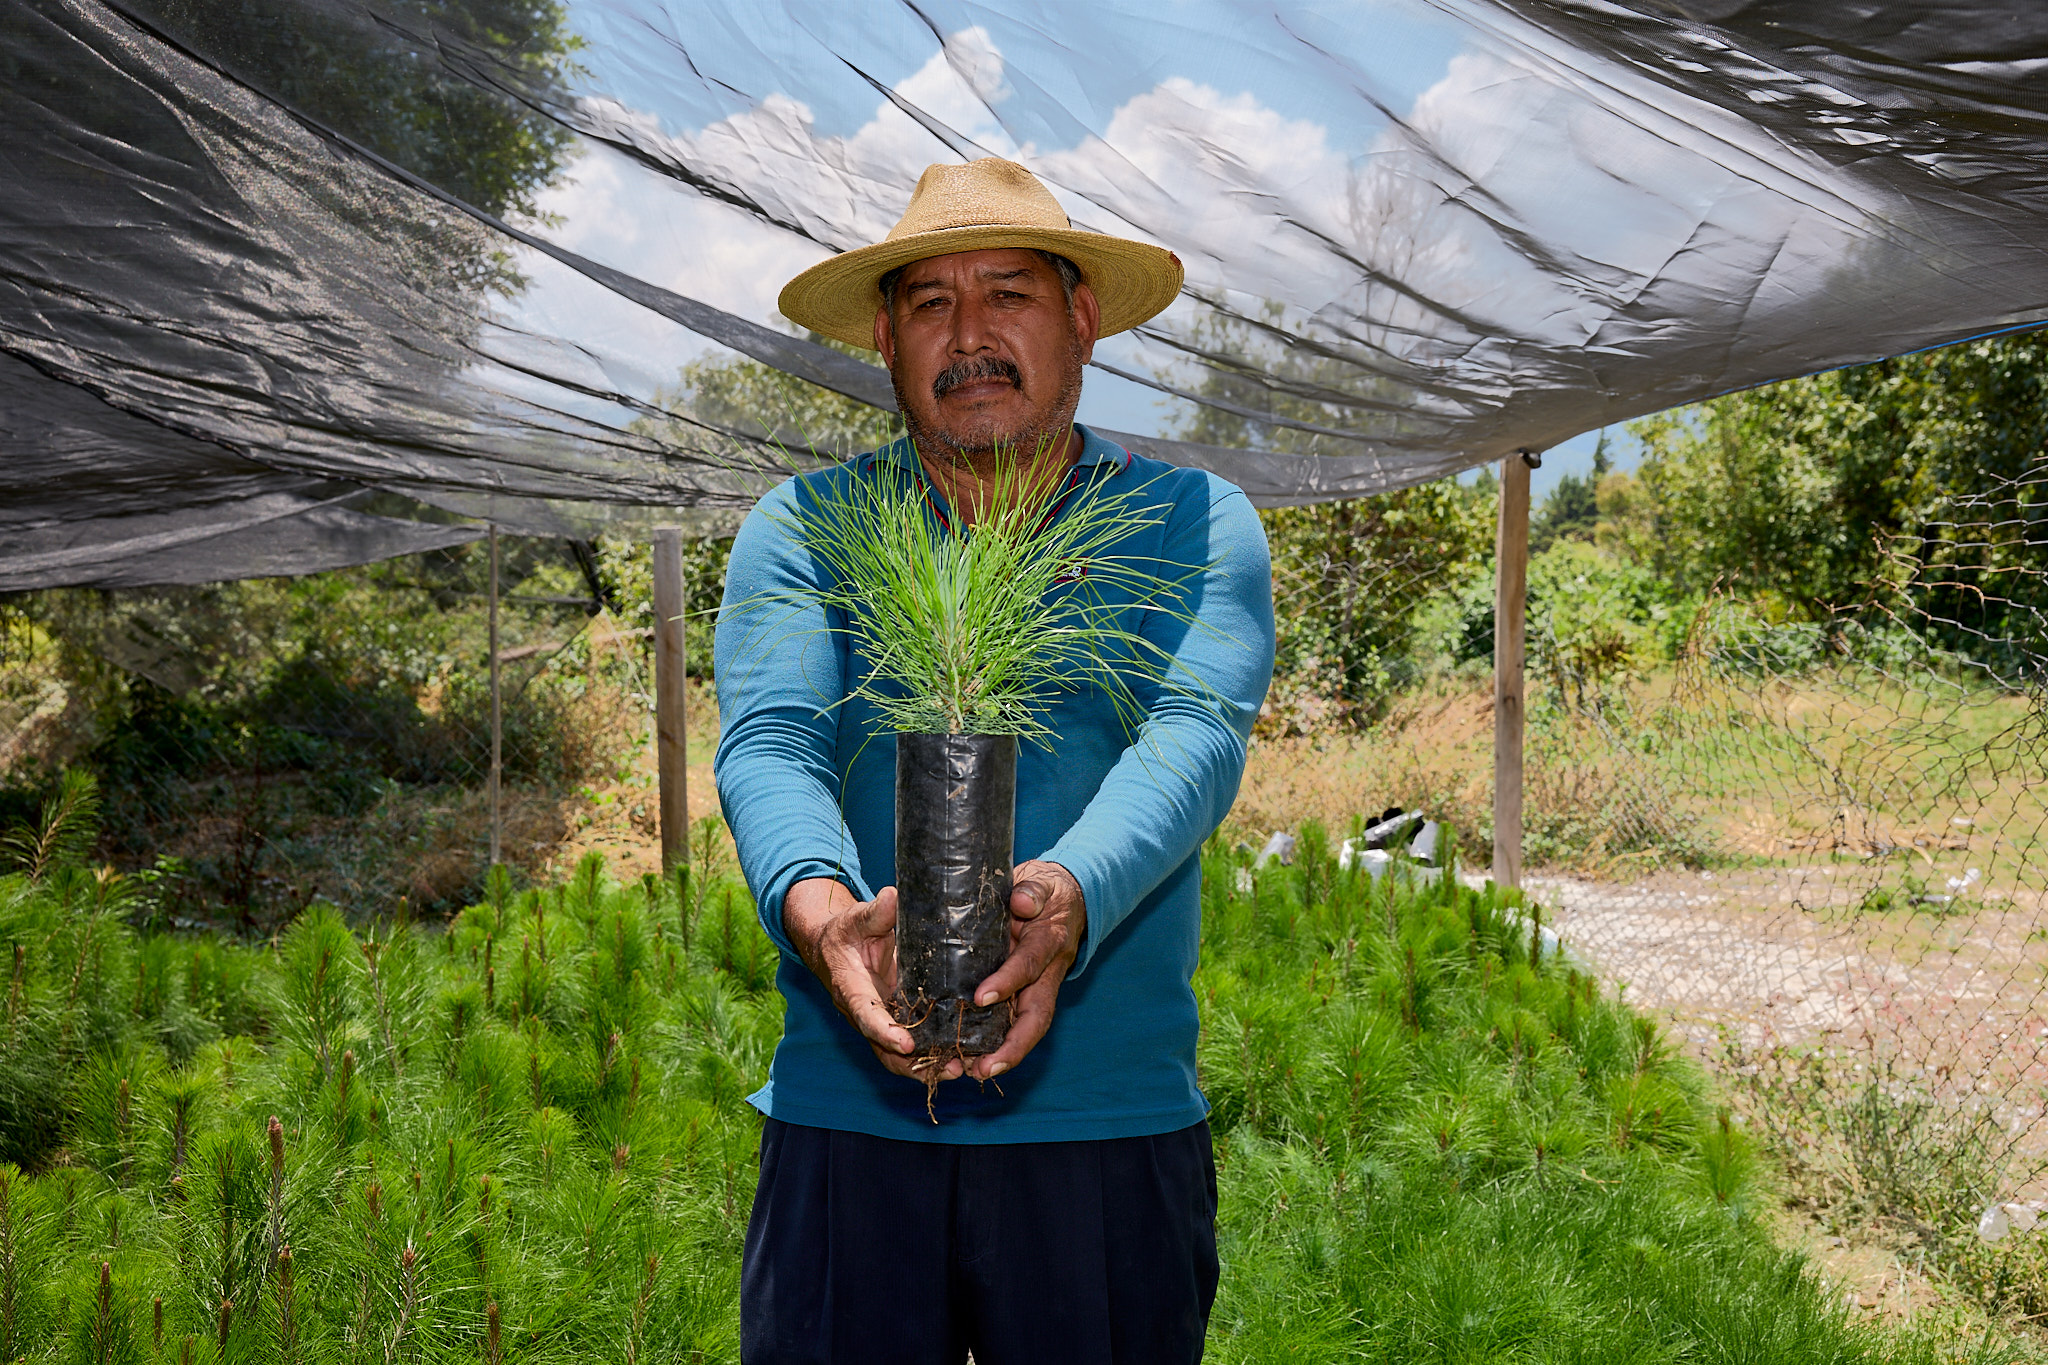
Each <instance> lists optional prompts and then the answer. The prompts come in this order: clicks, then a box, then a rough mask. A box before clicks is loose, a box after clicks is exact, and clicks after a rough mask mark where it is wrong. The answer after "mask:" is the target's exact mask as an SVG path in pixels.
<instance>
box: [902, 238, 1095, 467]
mask: <svg viewBox="0 0 2048 1365" xmlns="http://www.w3.org/2000/svg"><path fill="white" fill-rule="evenodd" d="M1100 320H1101V313H1100V310H1099V309H1098V307H1097V305H1096V301H1095V295H1094V292H1093V291H1092V290H1090V289H1089V288H1088V286H1087V285H1085V284H1083V285H1076V286H1075V288H1074V302H1073V307H1072V308H1071V309H1069V307H1068V306H1067V296H1066V292H1065V290H1063V289H1062V288H1061V287H1060V278H1059V274H1058V272H1057V271H1055V270H1054V268H1053V267H1052V266H1051V265H1050V264H1048V263H1047V262H1046V260H1045V258H1044V257H1042V256H1040V255H1039V254H1038V253H1037V252H1035V251H1026V250H1022V249H1019V248H999V249H995V250H989V251H962V252H957V253H955V254H954V255H951V256H934V257H932V258H931V259H929V260H923V261H916V262H913V263H912V264H911V265H909V266H907V267H905V268H904V271H903V274H902V275H901V276H899V277H898V279H897V283H896V299H895V305H894V307H893V308H885V309H882V310H880V311H878V312H877V313H876V314H875V346H876V349H878V350H880V351H881V353H882V359H883V361H884V362H885V363H886V364H887V365H888V367H889V373H890V376H891V377H892V378H893V379H894V380H895V383H896V401H897V403H898V404H899V405H900V406H901V407H902V409H903V416H904V421H905V424H906V425H907V426H908V427H909V428H910V434H911V435H912V437H913V438H916V439H917V440H918V443H919V448H920V449H921V450H923V449H926V448H927V447H928V446H930V445H931V444H934V443H937V444H939V445H942V446H945V447H950V448H951V450H953V451H958V452H959V453H960V454H962V455H967V456H973V455H980V454H985V453H986V452H988V451H990V450H991V449H992V448H994V447H995V446H997V445H998V444H1000V445H1002V446H1004V447H1005V448H1021V449H1022V450H1024V451H1025V452H1026V453H1029V452H1030V451H1031V450H1033V449H1035V448H1036V447H1038V446H1039V445H1040V444H1042V443H1044V442H1048V441H1052V440H1056V439H1058V437H1059V436H1060V435H1061V434H1062V433H1063V432H1064V431H1065V429H1066V427H1067V425H1068V423H1070V422H1072V421H1073V420H1074V408H1075V406H1076V404H1078V403H1079V402H1080V398H1081V367H1082V366H1083V365H1085V364H1087V362H1088V358H1089V356H1090V355H1091V354H1092V353H1093V351H1094V346H1095V333H1096V329H1097V327H1098V325H1099V323H1100ZM931 453H940V452H931Z"/></svg>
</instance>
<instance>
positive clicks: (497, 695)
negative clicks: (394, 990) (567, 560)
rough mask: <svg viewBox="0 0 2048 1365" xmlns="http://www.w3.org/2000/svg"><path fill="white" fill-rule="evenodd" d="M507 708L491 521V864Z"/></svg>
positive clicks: (499, 857)
mask: <svg viewBox="0 0 2048 1365" xmlns="http://www.w3.org/2000/svg"><path fill="white" fill-rule="evenodd" d="M504 781H505V708H504V697H503V694H502V693H501V692H500V691H499V689H498V526H497V523H496V522H493V523H491V866H492V867H496V866H497V865H498V864H499V863H501V862H503V861H504V860H505V859H504V855H505V801H504Z"/></svg>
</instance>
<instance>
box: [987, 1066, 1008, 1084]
mask: <svg viewBox="0 0 2048 1365" xmlns="http://www.w3.org/2000/svg"><path fill="white" fill-rule="evenodd" d="M1009 1069H1010V1064H1009V1063H1008V1062H997V1063H996V1064H995V1065H994V1066H992V1067H990V1068H989V1069H988V1076H989V1079H990V1080H994V1079H995V1078H996V1077H998V1076H1000V1075H1002V1074H1003V1073H1004V1072H1005V1071H1008V1070H1009Z"/></svg>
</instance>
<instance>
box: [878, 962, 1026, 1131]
mask: <svg viewBox="0 0 2048 1365" xmlns="http://www.w3.org/2000/svg"><path fill="white" fill-rule="evenodd" d="M1004 1003H1005V1004H1007V1005H1008V1006H1009V1014H1010V1022H1011V1023H1015V1022H1016V1019H1017V1002H1016V1001H1015V1000H1008V1001H1005V1002H1004ZM937 1007H938V1006H937V1005H936V1003H935V1002H933V1001H932V1000H930V999H928V998H927V997H926V996H925V994H924V993H923V992H922V991H920V992H918V997H917V999H916V1000H915V1001H912V1000H911V999H909V997H907V996H905V995H904V994H903V992H901V991H898V992H897V993H896V995H895V998H893V999H892V1000H890V1001H889V1015H890V1017H891V1018H893V1019H895V1021H896V1022H897V1023H899V1024H901V1025H903V1027H905V1028H907V1029H911V1030H913V1031H914V1030H915V1029H917V1028H918V1026H919V1025H921V1024H923V1023H924V1022H925V1021H926V1020H927V1019H929V1018H931V1014H932V1011H933V1010H934V1009H936V1008H937ZM953 1008H954V1014H953V1037H952V1039H951V1040H950V1041H948V1042H944V1043H939V1044H937V1045H936V1046H933V1047H928V1048H926V1049H924V1051H922V1052H920V1053H918V1054H917V1055H916V1056H915V1057H914V1058H913V1059H912V1060H911V1063H910V1074H911V1075H913V1076H915V1077H917V1078H918V1079H919V1080H921V1081H923V1082H924V1112H925V1116H926V1117H927V1118H929V1119H931V1121H932V1122H933V1123H934V1124H936V1123H937V1122H938V1121H939V1115H938V1111H937V1110H936V1109H935V1108H934V1107H933V1104H932V1101H933V1100H934V1099H936V1098H937V1097H938V1093H939V1084H940V1082H942V1081H944V1080H945V1079H946V1068H947V1066H948V1065H950V1064H951V1063H953V1062H958V1063H960V1070H961V1072H962V1074H965V1073H966V1071H967V1066H968V1063H970V1062H972V1061H973V1060H974V1059H975V1058H976V1057H979V1056H981V1055H982V1054H981V1053H979V1052H969V1051H967V1049H966V1047H965V1045H964V1039H963V1036H962V1035H963V1032H964V1030H965V1028H966V1022H967V1001H966V1000H964V999H962V1000H958V1001H955V1002H954V1007H953ZM912 1016H915V1017H914V1018H913V1017H912ZM977 1084H980V1085H982V1086H983V1088H984V1089H985V1088H986V1087H987V1084H988V1082H986V1081H978V1082H977ZM996 1093H997V1094H998V1095H1001V1094H1002V1093H1003V1088H1002V1087H1001V1086H1000V1085H999V1086H997V1087H996Z"/></svg>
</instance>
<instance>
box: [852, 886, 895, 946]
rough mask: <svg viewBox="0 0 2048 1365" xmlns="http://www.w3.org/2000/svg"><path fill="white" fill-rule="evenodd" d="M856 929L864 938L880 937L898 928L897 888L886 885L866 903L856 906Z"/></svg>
mask: <svg viewBox="0 0 2048 1365" xmlns="http://www.w3.org/2000/svg"><path fill="white" fill-rule="evenodd" d="M853 921H854V924H853V928H854V931H855V932H856V933H858V934H860V935H861V936H862V937H864V938H880V937H881V936H882V935H884V934H888V933H893V932H894V931H895V929H896V888H895V887H893V886H885V887H883V888H882V889H881V890H880V891H877V892H876V893H875V898H874V899H873V900H871V901H869V902H867V903H866V904H865V905H859V906H855V907H854V911H853Z"/></svg>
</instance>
